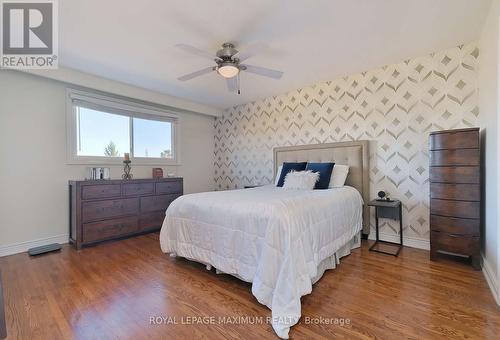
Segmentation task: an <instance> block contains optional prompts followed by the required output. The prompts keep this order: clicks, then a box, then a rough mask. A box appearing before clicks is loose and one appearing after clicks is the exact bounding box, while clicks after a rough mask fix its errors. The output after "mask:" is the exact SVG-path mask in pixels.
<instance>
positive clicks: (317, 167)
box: [306, 163, 335, 189]
mask: <svg viewBox="0 0 500 340" xmlns="http://www.w3.org/2000/svg"><path fill="white" fill-rule="evenodd" d="M334 165H335V163H307V166H306V170H311V171H312V172H319V181H317V182H316V185H315V186H314V189H328V184H329V183H330V177H332V170H333V167H334Z"/></svg>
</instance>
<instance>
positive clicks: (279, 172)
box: [274, 165, 283, 186]
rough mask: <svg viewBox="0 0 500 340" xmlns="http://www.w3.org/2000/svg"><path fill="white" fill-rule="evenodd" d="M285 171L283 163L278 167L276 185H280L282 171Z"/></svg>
mask: <svg viewBox="0 0 500 340" xmlns="http://www.w3.org/2000/svg"><path fill="white" fill-rule="evenodd" d="M282 171H283V165H280V166H279V167H278V171H277V172H276V178H275V179H274V185H275V186H278V181H279V180H280V176H281V172H282Z"/></svg>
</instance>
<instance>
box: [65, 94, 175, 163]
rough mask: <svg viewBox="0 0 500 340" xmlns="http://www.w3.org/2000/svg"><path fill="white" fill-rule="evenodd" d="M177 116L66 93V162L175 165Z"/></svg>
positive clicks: (139, 105)
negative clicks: (125, 159)
mask: <svg viewBox="0 0 500 340" xmlns="http://www.w3.org/2000/svg"><path fill="white" fill-rule="evenodd" d="M177 124H178V123H177V117H176V116H175V115H173V114H172V113H170V112H167V111H162V110H159V109H157V108H154V107H149V106H145V105H141V104H136V103H131V102H125V101H122V100H118V99H114V98H108V97H105V96H101V95H95V94H90V93H84V92H81V91H76V90H68V161H69V162H70V163H73V164H81V163H86V164H120V163H121V162H122V160H123V157H124V155H125V153H128V154H130V158H131V159H132V162H133V163H135V164H158V165H161V164H166V165H168V164H177V162H178V157H177V156H178V150H177V147H176V146H177V145H176V144H177V143H176V130H177Z"/></svg>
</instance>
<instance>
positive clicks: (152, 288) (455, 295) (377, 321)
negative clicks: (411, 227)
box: [0, 234, 500, 339]
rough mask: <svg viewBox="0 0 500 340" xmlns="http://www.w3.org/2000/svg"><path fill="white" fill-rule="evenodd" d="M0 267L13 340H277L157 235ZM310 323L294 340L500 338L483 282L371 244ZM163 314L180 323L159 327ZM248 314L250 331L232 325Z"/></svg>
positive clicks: (320, 291) (305, 305) (223, 284)
mask: <svg viewBox="0 0 500 340" xmlns="http://www.w3.org/2000/svg"><path fill="white" fill-rule="evenodd" d="M0 268H1V271H2V276H3V285H4V298H5V304H6V310H5V312H6V319H7V333H8V337H7V339H35V338H39V339H63V338H64V339H69V338H78V339H108V338H120V339H141V338H146V337H149V338H163V339H173V338H175V339H182V338H191V339H193V338H205V339H219V338H226V339H235V338H241V339H255V338H271V339H273V338H277V337H276V336H275V334H274V332H273V330H272V328H271V326H270V325H269V324H267V323H266V322H265V318H266V317H268V316H270V311H269V310H268V309H267V308H266V307H265V306H263V305H260V304H259V303H258V302H257V301H256V300H255V298H254V297H253V296H252V294H251V286H250V284H247V283H244V282H242V281H240V280H238V279H235V278H233V277H231V276H229V275H217V274H215V272H214V271H213V270H212V271H207V270H205V267H204V266H202V265H200V264H196V263H193V262H190V261H187V260H184V259H179V258H171V257H169V256H167V255H165V254H162V253H161V251H160V249H159V242H158V234H150V235H145V236H140V237H136V238H130V239H126V240H122V241H116V242H111V243H104V244H101V245H99V246H96V247H92V248H86V249H84V250H82V251H76V250H74V249H73V248H71V247H69V246H64V247H63V250H62V251H61V253H52V254H47V255H43V256H41V257H36V258H30V257H29V256H28V255H27V254H18V255H13V256H8V257H3V258H0ZM302 315H303V317H302V319H301V322H300V324H298V325H296V326H295V327H293V328H292V330H291V332H290V336H291V338H294V339H302V338H330V339H331V338H339V339H369V338H379V339H403V338H410V339H434V338H435V339H443V338H450V339H451V338H456V339H495V338H496V339H498V333H499V332H500V309H499V308H498V307H497V305H496V304H495V302H494V300H493V297H492V295H491V293H490V291H489V289H488V286H487V284H486V282H485V279H484V277H483V274H482V273H481V272H476V271H474V270H473V269H472V268H471V267H470V266H468V265H465V264H461V263H456V262H451V261H448V260H446V259H444V260H441V261H439V262H430V261H429V253H428V252H426V251H422V250H417V249H412V248H404V249H403V250H402V251H401V253H400V255H399V257H397V258H395V257H393V256H389V255H384V254H377V253H374V252H368V244H367V243H364V244H363V246H362V248H361V249H357V250H354V251H353V253H352V254H351V255H350V256H348V257H346V258H344V259H343V260H342V262H341V264H340V265H339V267H338V268H337V269H335V270H333V271H327V272H326V273H325V275H324V277H323V278H322V279H321V280H320V281H319V282H318V283H317V284H316V285H315V286H314V289H313V292H312V294H310V295H308V296H305V297H303V298H302ZM156 316H158V317H162V316H163V317H165V318H170V319H164V320H165V321H164V323H163V324H159V325H158V324H151V321H150V318H151V317H156ZM238 316H239V317H241V318H240V321H245V319H244V318H242V317H248V318H247V319H246V323H245V322H243V323H240V324H237V323H236V321H238V320H236V319H231V317H238ZM202 317H205V319H201V318H202ZM209 317H213V319H215V320H213V319H212V320H210V319H209ZM219 317H221V318H225V319H224V320H225V321H226V322H227V323H226V324H221V323H220V322H218V321H221V320H220V319H219ZM189 318H191V319H189ZM259 318H262V319H259ZM307 318H309V319H308V320H313V321H314V323H306V321H307ZM320 318H323V319H320ZM335 318H337V320H335ZM259 320H263V322H259ZM328 320H329V322H336V321H338V322H341V321H342V320H344V324H343V325H339V324H336V325H332V324H325V322H327V321H328ZM213 321H215V322H213ZM229 321H231V322H229ZM347 321H349V324H347ZM174 322H176V323H177V324H172V323H174ZM318 322H320V323H318ZM182 323H191V324H190V325H188V324H182Z"/></svg>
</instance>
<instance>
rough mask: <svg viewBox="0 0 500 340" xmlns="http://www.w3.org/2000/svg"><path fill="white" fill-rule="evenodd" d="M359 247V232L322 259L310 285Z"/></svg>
mask: <svg viewBox="0 0 500 340" xmlns="http://www.w3.org/2000/svg"><path fill="white" fill-rule="evenodd" d="M359 247H361V231H360V232H359V233H358V234H357V235H356V236H354V237H353V238H352V239H351V240H350V241H348V242H347V243H346V244H345V245H343V246H342V247H340V249H339V250H337V251H336V252H335V253H334V254H333V255H331V256H330V257H327V258H326V259H324V260H323V261H321V262H320V263H319V265H318V274H317V275H316V277H314V278H313V279H312V280H311V281H312V284H315V283H316V282H318V281H319V279H321V278H322V277H323V274H324V273H325V271H327V270H329V269H335V268H337V265H338V264H339V263H340V259H341V258H343V257H345V256H347V255H350V254H351V250H353V249H356V248H359ZM170 256H172V257H177V254H176V253H170ZM186 259H188V260H190V261H194V262H198V263H201V264H203V265H205V266H206V268H207V270H211V269H212V264H210V263H204V262H202V261H199V260H196V259H191V258H187V257H186ZM215 272H216V273H217V274H228V275H232V276H234V277H236V278H238V279H240V280H242V281H245V282H250V283H251V281H248V280H245V279H243V278H242V277H240V276H239V275H238V274H235V273H225V272H223V271H221V270H219V269H217V268H215Z"/></svg>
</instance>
